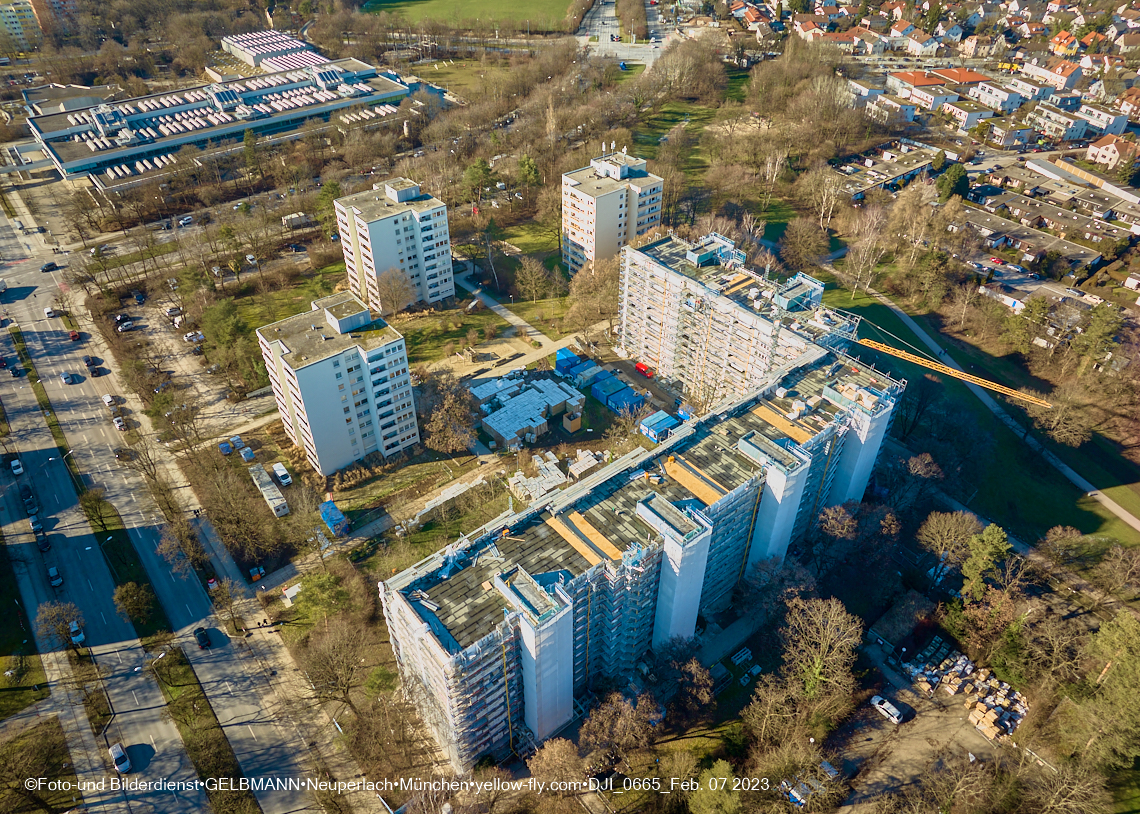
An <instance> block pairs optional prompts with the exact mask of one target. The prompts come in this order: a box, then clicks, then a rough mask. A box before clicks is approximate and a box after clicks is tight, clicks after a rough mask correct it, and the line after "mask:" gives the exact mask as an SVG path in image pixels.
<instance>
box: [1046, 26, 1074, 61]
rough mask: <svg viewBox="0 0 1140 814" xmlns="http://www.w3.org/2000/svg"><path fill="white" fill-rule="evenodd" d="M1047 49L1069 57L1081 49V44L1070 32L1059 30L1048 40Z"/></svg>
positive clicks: (1060, 55)
mask: <svg viewBox="0 0 1140 814" xmlns="http://www.w3.org/2000/svg"><path fill="white" fill-rule="evenodd" d="M1049 50H1050V51H1052V52H1053V53H1054V54H1055V55H1056V56H1059V57H1071V56H1076V54H1077V52H1078V51H1080V50H1081V44H1080V43H1079V42H1078V41H1077V37H1076V35H1075V34H1073V33H1072V32H1070V31H1061V32H1060V33H1058V34H1056V35H1055V36H1054V37H1053V38H1052V39H1051V40H1049Z"/></svg>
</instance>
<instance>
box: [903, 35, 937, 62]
mask: <svg viewBox="0 0 1140 814" xmlns="http://www.w3.org/2000/svg"><path fill="white" fill-rule="evenodd" d="M906 52H907V53H908V54H910V55H912V56H916V57H932V56H934V55H935V54H937V53H938V40H937V39H935V38H934V37H932V36H930V35H929V34H925V33H923V32H922V31H915V32H914V33H913V34H911V35H910V36H909V37H907V38H906Z"/></svg>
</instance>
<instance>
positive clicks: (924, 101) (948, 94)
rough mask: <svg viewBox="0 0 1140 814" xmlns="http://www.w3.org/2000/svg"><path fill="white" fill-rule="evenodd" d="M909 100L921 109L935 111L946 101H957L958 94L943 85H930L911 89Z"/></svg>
mask: <svg viewBox="0 0 1140 814" xmlns="http://www.w3.org/2000/svg"><path fill="white" fill-rule="evenodd" d="M910 100H911V101H912V102H914V103H915V104H916V105H918V106H919V107H920V108H922V109H923V110H930V111H935V110H938V109H939V108H940V107H942V106H943V105H944V104H947V103H948V102H957V101H958V94H957V93H956V92H955V91H952V90H950V88H948V87H946V86H945V85H931V86H930V87H926V88H915V89H914V90H912V91H911V92H910Z"/></svg>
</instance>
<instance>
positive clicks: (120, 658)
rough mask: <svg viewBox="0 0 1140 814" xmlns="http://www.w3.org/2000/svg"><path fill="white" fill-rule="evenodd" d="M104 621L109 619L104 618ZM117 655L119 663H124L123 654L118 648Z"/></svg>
mask: <svg viewBox="0 0 1140 814" xmlns="http://www.w3.org/2000/svg"><path fill="white" fill-rule="evenodd" d="M103 621H104V622H106V621H107V620H106V619H104V620H103ZM115 655H116V656H118V657H119V664H122V663H123V654H122V653H120V652H119V651H118V650H116V651H115Z"/></svg>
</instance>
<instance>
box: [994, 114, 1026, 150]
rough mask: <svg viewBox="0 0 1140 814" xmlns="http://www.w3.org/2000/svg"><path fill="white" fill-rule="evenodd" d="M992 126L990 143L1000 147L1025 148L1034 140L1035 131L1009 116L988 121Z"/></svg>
mask: <svg viewBox="0 0 1140 814" xmlns="http://www.w3.org/2000/svg"><path fill="white" fill-rule="evenodd" d="M987 122H988V123H989V126H990V135H989V141H991V142H993V143H994V144H996V145H997V146H999V147H1005V148H1007V149H1008V148H1010V147H1023V146H1025V145H1026V144H1029V142H1031V141H1032V140H1033V137H1034V130H1033V128H1032V127H1026V126H1025V125H1023V124H1021V123H1020V122H1014V121H1011V120H1010V119H1009V117H1007V116H1001V117H995V118H992V119H987Z"/></svg>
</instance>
